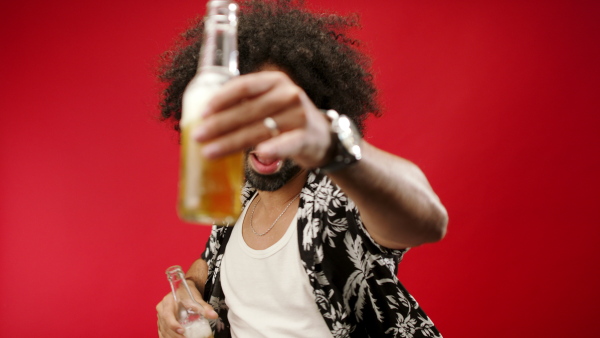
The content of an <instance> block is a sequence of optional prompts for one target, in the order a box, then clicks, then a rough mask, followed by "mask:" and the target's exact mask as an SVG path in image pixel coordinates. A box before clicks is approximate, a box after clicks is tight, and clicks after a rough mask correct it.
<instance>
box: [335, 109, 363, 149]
mask: <svg viewBox="0 0 600 338" xmlns="http://www.w3.org/2000/svg"><path fill="white" fill-rule="evenodd" d="M338 128H339V129H338V137H339V139H340V142H341V143H342V145H343V146H344V148H345V149H346V150H347V151H348V153H350V154H351V155H352V156H354V157H355V158H356V159H357V160H359V159H360V158H361V152H360V140H361V137H360V133H359V132H358V129H357V128H356V126H355V125H354V123H352V121H351V120H350V118H348V117H347V116H345V115H342V116H340V118H339V119H338Z"/></svg>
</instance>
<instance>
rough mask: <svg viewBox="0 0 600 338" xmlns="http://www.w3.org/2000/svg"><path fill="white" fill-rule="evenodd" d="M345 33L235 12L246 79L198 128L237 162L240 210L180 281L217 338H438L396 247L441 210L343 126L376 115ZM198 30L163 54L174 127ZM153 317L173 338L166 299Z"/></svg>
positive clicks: (408, 166) (396, 161)
mask: <svg viewBox="0 0 600 338" xmlns="http://www.w3.org/2000/svg"><path fill="white" fill-rule="evenodd" d="M354 25H356V23H355V20H354V19H353V18H344V17H339V16H335V15H315V14H312V13H309V12H307V11H305V10H304V9H302V8H301V7H300V5H298V4H296V3H294V2H293V1H286V0H279V1H263V2H261V1H256V0H253V1H247V2H244V3H242V4H241V14H240V21H239V50H240V71H241V73H242V74H245V75H242V76H240V77H238V78H235V79H233V80H231V81H229V82H228V83H226V84H225V86H224V87H223V88H222V90H220V91H219V92H218V94H217V95H216V96H215V97H214V98H213V99H212V100H211V102H210V104H209V107H208V109H207V110H206V111H205V112H203V114H204V123H203V125H202V126H201V127H199V128H198V129H197V130H196V131H195V138H196V140H197V141H198V142H203V143H204V144H205V147H204V151H205V155H206V156H207V157H209V158H219V157H221V156H225V155H227V154H230V153H233V152H237V151H245V152H246V179H247V185H246V188H245V189H244V193H243V200H244V206H245V208H244V213H243V214H242V216H241V217H240V219H239V220H238V222H237V223H236V225H235V226H233V227H213V231H212V233H211V236H210V238H209V240H208V243H207V246H206V250H205V252H204V254H203V255H202V257H201V258H200V259H198V260H196V261H195V262H194V263H193V264H192V266H191V268H190V269H189V271H188V272H187V274H186V278H187V282H188V284H189V285H190V286H193V288H192V289H193V290H194V292H197V293H196V298H197V299H198V301H199V302H200V303H201V304H202V306H203V309H201V310H200V311H202V312H203V313H204V315H205V316H206V317H207V318H209V319H212V320H213V330H214V331H215V337H230V336H232V337H439V336H440V334H439V332H438V331H437V329H436V328H435V327H434V326H433V323H432V322H431V321H430V320H429V318H428V317H427V315H426V314H425V313H424V312H423V311H422V310H421V309H420V308H419V307H418V304H417V303H416V302H415V300H414V299H413V298H412V297H411V296H410V295H409V294H408V292H407V291H406V290H405V289H404V288H403V287H402V285H401V284H400V282H399V281H398V280H397V278H396V273H397V267H398V263H399V262H400V259H401V258H402V255H403V254H404V253H405V252H406V250H407V248H409V247H413V246H417V245H421V244H424V243H428V242H435V241H438V240H440V239H441V238H443V236H444V234H445V232H446V225H447V214H446V211H445V209H444V207H443V206H442V204H441V203H440V201H439V199H438V198H437V196H436V195H435V193H434V192H433V190H432V189H431V187H430V186H429V184H428V182H427V180H426V178H425V176H424V175H423V173H422V172H421V171H420V170H419V169H418V168H417V167H416V166H415V165H414V164H412V163H410V162H409V161H407V160H405V159H402V158H400V157H397V156H394V155H391V154H389V153H386V152H384V151H382V150H379V149H377V148H375V147H373V146H372V145H370V144H368V143H367V142H366V141H364V140H361V139H360V136H361V135H360V132H358V131H356V130H352V128H351V124H352V123H351V122H349V121H350V120H351V121H353V122H354V124H355V125H357V126H358V128H359V130H362V122H363V120H364V119H365V118H366V115H367V114H368V113H377V112H378V108H377V104H376V103H375V100H374V95H375V89H374V86H373V84H372V82H371V75H370V74H369V73H368V72H367V71H366V59H365V58H364V56H362V54H360V53H358V52H357V51H356V49H355V48H354V45H355V44H356V41H354V40H351V39H348V38H347V37H346V36H345V35H344V34H343V32H344V30H345V29H347V28H349V27H352V26H354ZM201 32H202V26H201V24H197V25H196V26H194V27H193V28H192V29H190V30H188V32H187V33H186V34H185V35H184V37H185V39H186V40H187V41H185V42H184V43H182V44H181V45H180V46H179V47H178V49H177V50H176V51H175V52H171V53H169V54H167V55H168V56H169V58H168V62H167V65H166V66H165V68H164V69H163V70H162V79H163V80H164V81H166V82H167V83H168V84H169V86H168V88H167V89H166V90H165V97H164V99H163V105H162V106H163V117H164V118H165V119H174V120H175V121H177V120H178V119H179V117H180V109H181V106H180V105H181V103H180V100H181V94H182V92H183V89H184V88H185V85H186V84H187V82H189V80H190V79H191V78H192V76H193V75H194V71H195V69H196V62H197V58H195V55H196V54H197V53H198V50H199V48H200V45H199V44H200V37H201ZM337 112H339V114H343V116H340V115H339V114H338V113H337ZM346 116H348V117H349V119H348V118H346ZM176 126H177V125H176ZM201 295H203V296H201ZM157 312H158V318H159V320H158V326H159V335H160V336H161V337H181V335H180V333H181V332H183V331H182V328H181V326H180V325H179V324H178V323H177V321H176V320H175V316H174V312H175V310H174V305H173V301H172V297H171V296H170V295H167V296H165V298H164V299H163V300H162V301H161V302H160V303H159V304H158V305H157Z"/></svg>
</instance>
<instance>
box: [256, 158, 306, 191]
mask: <svg viewBox="0 0 600 338" xmlns="http://www.w3.org/2000/svg"><path fill="white" fill-rule="evenodd" d="M248 156H249V155H248V153H246V157H245V160H244V173H245V174H246V180H247V181H248V183H250V185H251V186H253V187H254V188H256V189H257V190H260V191H275V190H278V189H280V188H281V187H283V186H284V185H285V184H286V183H287V182H289V181H290V180H291V179H292V178H294V177H295V176H296V175H297V174H298V173H299V172H300V170H301V169H302V168H300V167H299V166H298V165H296V164H295V163H294V162H292V161H291V160H289V159H285V160H283V164H282V165H281V168H280V169H279V170H278V171H277V172H276V173H273V174H269V175H263V174H259V173H257V172H256V171H254V170H253V169H252V167H251V166H250V164H249V161H248Z"/></svg>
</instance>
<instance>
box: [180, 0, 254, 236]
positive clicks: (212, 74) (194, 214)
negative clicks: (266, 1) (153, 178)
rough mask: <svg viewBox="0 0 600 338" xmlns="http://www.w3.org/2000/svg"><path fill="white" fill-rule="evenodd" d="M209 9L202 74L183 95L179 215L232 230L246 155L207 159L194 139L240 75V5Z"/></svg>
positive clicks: (219, 1) (214, 4)
mask: <svg viewBox="0 0 600 338" xmlns="http://www.w3.org/2000/svg"><path fill="white" fill-rule="evenodd" d="M206 7H207V12H206V16H205V18H204V36H203V41H202V47H201V49H200V58H199V62H198V69H197V72H196V76H195V77H194V78H193V79H192V80H191V81H190V83H189V84H188V85H187V87H186V89H185V92H184V94H183V103H182V116H181V121H180V129H181V164H180V178H179V196H178V203H177V204H178V205H177V210H178V214H179V217H180V218H181V219H183V220H185V221H188V222H194V223H205V224H217V225H227V224H232V223H234V222H235V221H236V219H237V217H238V216H239V214H240V213H241V209H242V206H241V202H240V195H241V189H242V184H243V154H242V153H241V152H240V153H237V154H234V155H230V156H227V157H225V158H221V159H217V160H208V159H207V158H205V157H204V156H203V155H202V145H200V144H199V143H197V142H196V141H194V139H193V138H192V135H191V134H192V132H193V130H194V129H195V127H196V126H198V124H200V123H202V119H201V117H200V114H201V113H202V111H203V110H204V108H205V107H206V104H207V102H208V101H209V100H210V98H211V97H212V96H213V95H214V93H215V92H216V91H217V90H218V89H219V88H220V87H221V86H222V85H223V84H224V83H225V82H226V81H227V80H229V79H231V78H232V77H234V76H237V75H239V70H238V50H237V15H238V5H236V4H235V3H232V2H231V1H223V0H211V1H209V2H208V4H207V6H206Z"/></svg>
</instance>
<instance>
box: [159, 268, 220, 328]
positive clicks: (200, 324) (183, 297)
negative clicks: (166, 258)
mask: <svg viewBox="0 0 600 338" xmlns="http://www.w3.org/2000/svg"><path fill="white" fill-rule="evenodd" d="M166 274H167V279H168V280H169V284H171V292H172V293H173V298H175V305H176V307H177V313H176V316H177V320H178V321H179V323H180V324H181V326H183V329H184V330H185V332H184V334H183V335H184V336H185V337H186V338H213V333H212V329H211V328H210V324H209V322H208V320H207V319H206V318H204V317H203V316H202V315H201V314H200V313H199V312H198V311H199V309H200V308H201V307H202V305H200V304H199V303H198V302H196V300H195V299H194V297H193V296H192V293H191V291H190V287H189V285H188V284H187V282H186V281H185V277H184V274H183V270H182V269H181V267H180V266H178V265H174V266H172V267H170V268H168V269H167V271H166Z"/></svg>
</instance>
